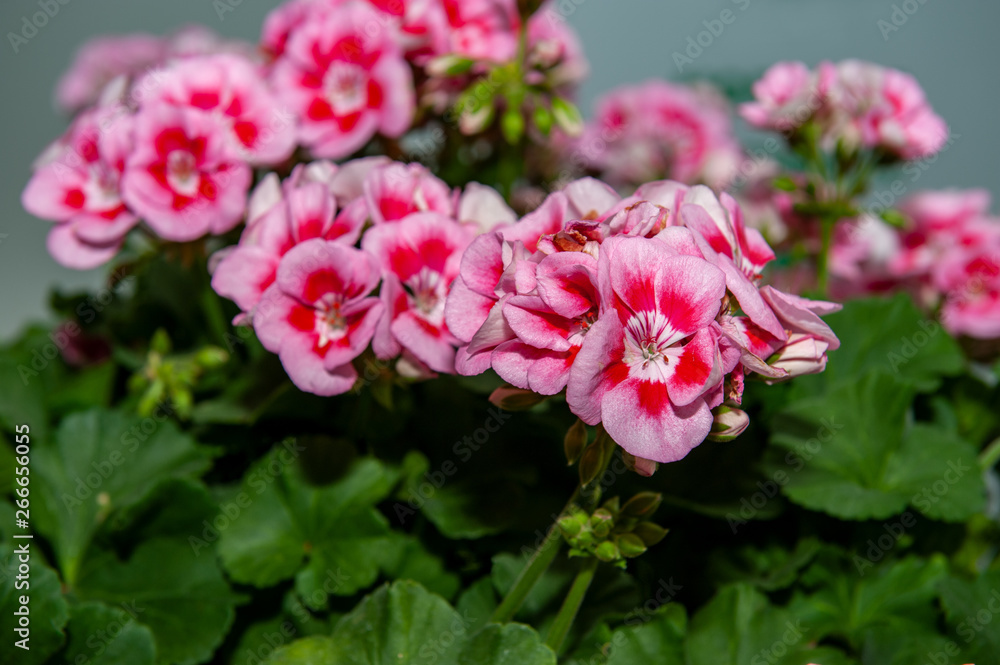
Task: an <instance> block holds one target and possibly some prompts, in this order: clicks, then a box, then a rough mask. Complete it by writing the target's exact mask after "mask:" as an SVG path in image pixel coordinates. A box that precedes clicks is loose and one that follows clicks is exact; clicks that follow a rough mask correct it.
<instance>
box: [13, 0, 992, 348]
mask: <svg viewBox="0 0 1000 665" xmlns="http://www.w3.org/2000/svg"><path fill="white" fill-rule="evenodd" d="M43 1H47V2H51V3H56V0H43ZM61 1H62V2H66V4H65V5H62V4H60V5H58V6H59V11H58V13H57V14H56V15H55V16H54V17H53V18H51V19H50V20H49V22H48V24H47V25H46V26H45V27H44V28H42V29H40V30H39V31H38V34H37V35H35V36H34V37H33V38H32V39H31V40H30V41H29V42H28V43H27V44H22V45H21V46H20V49H19V52H18V53H16V54H15V53H14V50H13V48H12V47H11V44H10V41H9V38H8V37H7V34H8V32H10V31H15V32H20V30H21V25H22V20H23V17H25V16H29V17H30V16H31V15H32V14H34V13H35V12H37V11H39V6H38V4H37V2H38V0H0V27H2V31H0V32H2V35H3V43H2V44H0V81H2V84H3V103H2V108H0V132H2V134H3V140H2V146H3V160H2V163H0V169H2V171H0V188H2V189H0V191H2V197H0V206H2V209H0V338H5V337H9V336H10V335H11V334H12V333H13V332H14V331H16V330H17V329H18V328H20V327H21V326H23V325H24V323H25V322H26V321H28V320H32V319H41V318H44V317H45V316H46V314H45V303H46V299H47V293H48V291H49V289H50V288H51V287H53V286H62V287H69V286H79V287H82V286H96V285H97V284H99V283H100V280H101V275H102V271H101V270H94V271H88V272H77V271H72V270H67V269H65V268H62V267H60V266H58V265H57V264H56V263H55V262H54V261H53V260H52V259H51V258H50V257H49V256H48V254H47V253H46V250H45V234H46V232H47V231H48V228H49V224H48V223H47V222H43V221H39V220H36V219H33V218H32V217H30V216H29V215H28V214H27V213H25V212H24V211H23V210H22V209H21V206H20V193H21V190H22V188H23V187H24V184H25V183H26V182H27V179H28V175H29V165H30V163H31V161H32V160H33V159H34V157H35V156H36V155H37V154H38V153H39V152H40V151H41V150H42V148H44V147H45V146H46V145H47V144H48V142H49V141H51V140H52V139H54V138H55V137H56V136H58V135H59V133H60V132H61V131H62V130H63V128H64V127H65V120H64V119H63V118H61V117H60V116H59V115H58V114H57V113H56V112H55V111H54V110H53V105H52V101H51V100H52V89H53V87H54V85H55V82H56V80H57V78H58V76H59V74H60V73H61V72H62V71H63V69H64V68H65V67H66V65H67V64H68V63H69V61H70V58H71V57H72V54H73V52H74V51H75V49H76V48H77V47H78V46H79V45H80V44H81V43H82V42H83V41H85V40H86V39H87V38H89V37H92V36H94V35H97V34H101V33H116V32H128V31H146V32H154V33H164V32H169V31H171V30H173V29H175V28H177V27H179V26H181V25H184V24H186V23H195V22H197V23H203V24H206V25H208V26H209V27H211V28H212V29H214V30H216V31H217V32H220V33H221V34H223V35H226V36H232V37H240V38H247V39H254V38H255V37H256V36H257V35H258V34H259V30H260V25H261V21H262V19H263V17H264V16H265V14H266V13H267V12H268V10H270V9H271V8H272V7H274V6H275V5H276V4H277V2H276V0H220V1H222V2H227V3H228V4H230V5H235V7H234V8H233V11H230V12H226V13H224V14H222V15H221V18H220V15H219V14H218V13H217V10H216V8H215V7H214V6H213V2H212V1H211V0H170V1H169V2H165V1H164V0H61ZM904 4H905V5H906V8H907V9H909V10H910V11H911V12H912V13H911V14H910V15H909V16H908V17H907V20H906V22H905V24H903V25H902V26H901V28H900V29H899V30H898V31H894V32H891V33H889V34H888V36H887V38H886V37H884V36H883V33H882V31H881V30H880V28H879V26H878V22H879V20H885V21H890V19H891V15H892V13H893V5H897V6H899V7H900V11H902V9H903V5H904ZM558 7H560V8H561V12H562V14H563V15H565V17H566V20H568V21H569V22H570V23H571V24H572V25H573V26H574V27H575V28H576V29H577V30H578V31H579V33H580V36H581V39H582V41H583V44H584V47H585V49H586V51H587V55H588V58H589V60H590V63H591V77H590V79H589V80H588V82H587V83H586V84H585V85H584V87H583V90H582V96H581V100H580V101H581V104H582V107H583V109H584V111H585V112H589V109H590V106H591V102H592V101H593V99H594V98H595V97H596V96H597V95H599V94H600V93H601V92H602V91H604V90H607V89H609V88H611V87H613V86H615V85H617V84H620V83H625V82H635V81H641V80H643V79H646V78H649V77H656V76H660V77H666V78H671V79H677V78H688V77H690V76H692V75H706V76H719V75H723V76H725V78H726V79H732V80H736V81H740V80H751V78H752V77H754V76H756V75H757V74H759V73H760V72H761V71H763V70H764V69H765V68H766V67H767V66H768V65H770V64H771V63H773V62H775V61H777V60H787V59H798V60H804V61H805V62H807V63H808V64H810V65H813V64H815V63H816V62H818V61H820V60H823V59H832V60H838V59H843V58H848V57H856V58H861V59H865V60H871V61H874V62H879V63H882V64H885V65H888V66H892V67H897V68H899V69H903V70H906V71H909V72H911V73H913V74H915V75H916V76H917V77H918V79H919V80H920V82H921V83H922V84H923V86H924V89H925V90H926V91H927V95H928V97H929V99H930V101H931V103H932V105H933V106H934V108H935V109H936V110H937V111H938V112H939V113H940V114H941V115H942V116H943V117H944V118H945V120H946V121H947V122H948V123H949V125H950V126H951V129H952V132H953V134H954V135H957V138H956V140H955V142H954V143H953V144H952V145H951V146H950V147H949V149H948V150H947V151H946V152H945V153H943V154H942V155H941V156H940V157H939V158H938V159H937V160H936V161H935V163H934V164H933V165H931V166H930V167H929V168H928V169H927V170H926V171H924V172H923V174H922V175H921V177H920V179H919V180H918V181H917V182H913V183H911V182H910V181H909V179H908V178H907V179H906V183H907V186H908V187H912V188H918V187H919V188H924V187H948V186H961V187H986V188H988V189H990V190H991V191H992V192H993V193H994V195H997V194H998V193H1000V173H998V169H997V155H998V154H1000V132H998V131H997V130H996V125H995V118H996V117H997V104H998V101H1000V77H998V73H997V65H998V64H1000V40H998V39H997V29H998V28H1000V2H996V0H907V2H906V3H904V2H902V1H901V0H687V1H683V2H682V1H676V2H667V1H656V0H562V1H561V2H560V3H558ZM726 9H729V10H731V11H732V12H733V14H734V16H735V20H733V22H732V23H731V24H729V25H727V26H725V27H724V31H723V32H722V33H721V34H720V35H719V36H718V37H714V38H713V41H712V43H711V44H710V45H709V46H708V47H707V48H705V49H704V51H703V52H702V53H701V55H700V56H699V57H698V58H697V59H695V60H694V63H693V64H691V65H688V66H687V67H685V70H684V71H683V72H678V70H677V67H676V65H675V64H674V58H673V53H674V52H675V51H683V50H684V49H685V48H686V47H687V45H688V38H689V37H690V38H692V39H697V38H698V33H699V32H701V31H703V30H705V26H704V25H703V24H702V22H703V21H713V20H714V19H717V18H719V16H720V13H721V12H722V11H723V10H726ZM914 10H915V11H914ZM903 15H905V14H903ZM899 16H900V15H897V19H898V18H899ZM702 41H703V42H707V41H708V40H707V38H706V37H705V36H703V37H702Z"/></svg>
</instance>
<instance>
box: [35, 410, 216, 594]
mask: <svg viewBox="0 0 1000 665" xmlns="http://www.w3.org/2000/svg"><path fill="white" fill-rule="evenodd" d="M208 466H209V457H208V454H207V453H206V452H205V451H204V450H203V449H200V448H198V446H197V445H196V444H195V442H194V441H193V440H192V439H191V438H190V437H188V436H187V435H185V434H183V433H181V432H180V431H179V430H178V429H177V427H176V426H175V425H174V424H173V423H172V422H170V421H169V420H165V419H162V418H161V419H159V420H158V419H156V418H145V419H138V418H130V417H128V416H126V415H125V414H123V413H121V412H117V411H105V410H101V409H93V410H90V411H84V412H81V413H75V414H73V415H71V416H69V417H67V418H66V419H65V420H63V422H62V423H61V424H60V426H59V429H58V431H57V432H56V435H55V441H54V443H51V444H49V445H39V446H37V447H35V448H33V450H32V467H33V470H36V471H37V473H38V476H37V478H38V479H39V483H38V485H37V486H36V487H37V488H38V489H37V492H38V497H39V499H38V501H37V503H35V502H33V504H32V507H33V508H36V509H37V513H36V512H33V513H32V514H33V516H36V517H35V526H36V528H37V529H38V530H39V531H40V532H41V533H43V534H45V535H46V536H47V537H48V538H49V539H50V540H51V541H52V543H53V547H54V548H55V551H56V558H57V560H58V562H59V567H60V569H61V570H62V572H63V576H64V578H65V579H66V582H67V584H69V585H71V586H72V585H73V584H74V583H75V582H76V576H77V571H78V570H79V566H80V564H81V561H82V560H83V557H84V554H85V552H86V550H87V547H88V545H89V544H90V541H91V539H92V537H93V535H94V532H95V531H96V529H97V527H98V526H99V525H100V524H101V522H103V521H104V519H105V518H106V517H107V516H108V515H109V514H111V513H112V511H114V510H116V509H121V508H127V507H129V506H131V505H134V504H136V503H138V502H140V501H142V500H143V499H144V498H145V497H147V496H148V495H149V494H151V493H152V492H153V490H154V489H155V488H156V487H157V485H159V484H160V483H162V482H165V481H166V480H168V479H170V478H184V477H191V476H196V475H198V474H200V473H202V472H203V471H204V470H205V469H206V468H208Z"/></svg>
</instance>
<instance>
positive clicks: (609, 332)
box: [566, 314, 628, 425]
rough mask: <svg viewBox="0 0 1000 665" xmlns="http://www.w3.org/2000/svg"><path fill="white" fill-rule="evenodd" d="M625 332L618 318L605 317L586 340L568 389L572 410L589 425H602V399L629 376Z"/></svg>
mask: <svg viewBox="0 0 1000 665" xmlns="http://www.w3.org/2000/svg"><path fill="white" fill-rule="evenodd" d="M623 340H624V332H623V329H622V325H621V323H620V322H619V320H618V317H617V316H615V315H613V314H612V315H608V316H602V317H601V318H599V319H598V320H597V322H596V323H594V325H592V326H591V327H590V330H588V331H587V335H586V336H585V337H584V338H583V345H582V346H581V347H580V351H579V353H577V355H576V360H575V361H574V362H573V368H572V369H571V370H570V375H569V381H568V383H567V385H566V402H567V403H568V404H569V410H570V411H572V412H573V413H574V414H576V415H577V416H578V417H579V418H580V419H581V420H583V422H585V423H587V424H588V425H596V424H597V423H599V422H601V398H602V397H603V396H604V394H605V393H606V392H607V391H608V389H609V388H610V387H611V386H613V385H615V383H616V382H618V381H621V380H623V379H624V377H625V376H626V375H627V374H628V368H627V367H625V365H623V364H622V351H623V350H624V341H623Z"/></svg>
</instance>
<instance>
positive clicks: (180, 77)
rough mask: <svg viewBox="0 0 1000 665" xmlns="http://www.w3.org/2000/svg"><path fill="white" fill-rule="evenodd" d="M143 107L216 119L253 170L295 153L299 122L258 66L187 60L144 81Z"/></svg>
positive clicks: (229, 58)
mask: <svg viewBox="0 0 1000 665" xmlns="http://www.w3.org/2000/svg"><path fill="white" fill-rule="evenodd" d="M137 85H138V86H140V87H142V88H143V89H144V91H145V92H144V95H143V104H144V105H152V104H156V103H167V104H171V105H174V106H181V107H189V108H195V109H200V110H202V111H206V112H208V113H211V114H213V115H214V116H215V117H216V118H217V119H218V120H219V121H220V124H221V125H222V126H223V127H224V128H225V130H226V138H227V140H228V141H229V142H230V144H231V146H232V147H233V148H234V150H235V151H236V152H237V153H238V154H240V155H241V156H242V157H243V158H244V159H245V160H246V161H248V162H250V163H251V164H274V163H277V162H280V161H283V160H284V159H286V158H287V157H288V156H289V155H291V152H292V149H293V148H294V147H295V120H294V117H293V116H292V114H291V112H290V111H289V110H287V109H284V108H282V107H281V106H280V105H279V104H278V101H277V100H276V99H275V97H274V95H273V94H272V93H271V91H270V89H269V88H268V86H267V83H266V82H265V80H264V79H263V77H262V76H261V73H260V70H259V68H258V66H257V65H255V64H254V63H252V62H250V61H249V60H247V59H246V58H244V57H240V56H237V55H233V54H219V55H209V56H200V57H192V58H186V59H184V60H180V61H178V62H177V63H176V64H174V65H173V66H172V67H170V68H169V69H167V70H166V71H157V72H155V73H153V74H150V75H148V76H147V77H146V78H145V79H143V80H142V81H140V82H139V83H138V84H137Z"/></svg>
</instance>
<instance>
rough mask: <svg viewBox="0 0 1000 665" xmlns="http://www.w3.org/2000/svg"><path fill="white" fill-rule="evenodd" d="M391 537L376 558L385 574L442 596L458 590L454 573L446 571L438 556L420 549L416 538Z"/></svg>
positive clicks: (404, 536)
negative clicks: (390, 544) (409, 581)
mask: <svg viewBox="0 0 1000 665" xmlns="http://www.w3.org/2000/svg"><path fill="white" fill-rule="evenodd" d="M392 540H393V542H392V546H390V547H387V548H385V550H384V551H383V556H381V557H380V560H379V565H380V567H381V568H382V570H383V571H384V572H385V574H386V575H387V576H388V577H390V578H392V579H405V580H413V581H414V582H417V583H419V584H421V585H423V586H424V587H425V588H427V590H428V591H430V592H432V593H436V594H438V595H439V596H442V597H443V598H451V597H453V596H454V595H455V594H456V593H457V592H458V589H459V586H460V585H461V582H460V581H459V579H458V575H455V574H454V573H450V572H448V571H446V570H445V569H444V563H443V562H442V561H441V559H440V558H439V557H437V556H434V555H433V554H431V553H430V552H428V551H427V550H426V549H424V546H423V544H421V542H420V540H418V539H417V538H416V537H414V536H409V535H403V534H394V535H393V539H392Z"/></svg>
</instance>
